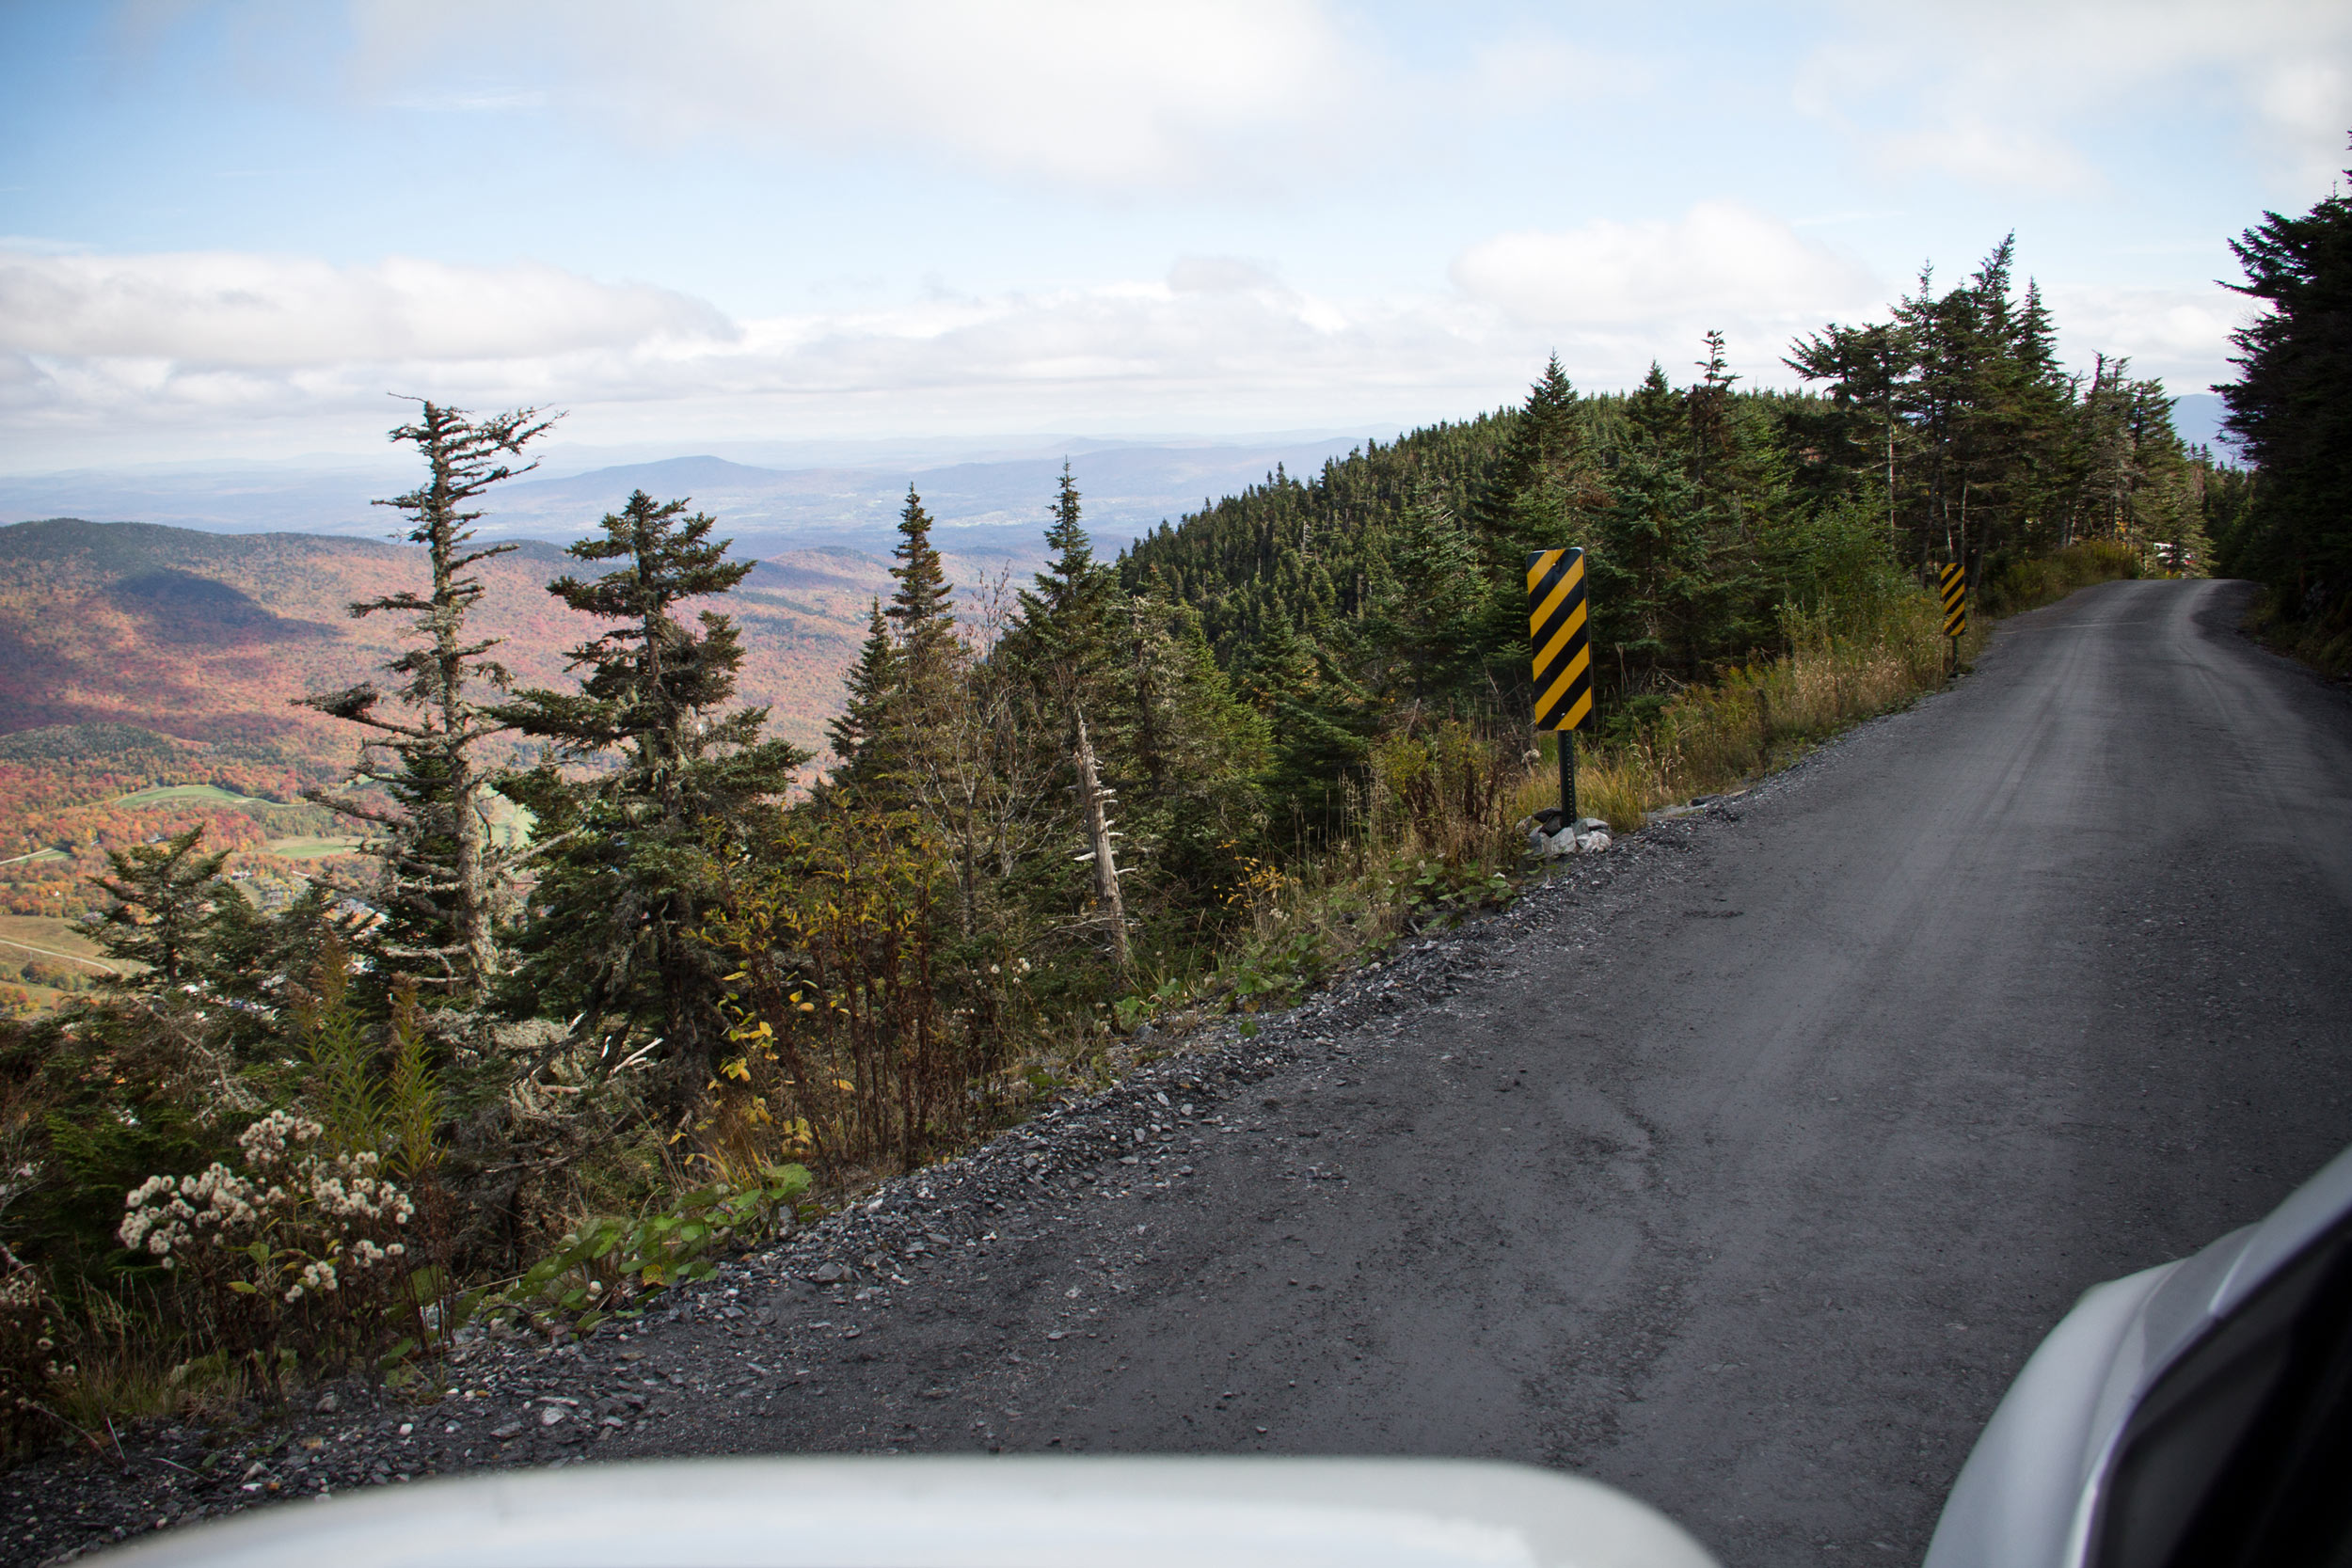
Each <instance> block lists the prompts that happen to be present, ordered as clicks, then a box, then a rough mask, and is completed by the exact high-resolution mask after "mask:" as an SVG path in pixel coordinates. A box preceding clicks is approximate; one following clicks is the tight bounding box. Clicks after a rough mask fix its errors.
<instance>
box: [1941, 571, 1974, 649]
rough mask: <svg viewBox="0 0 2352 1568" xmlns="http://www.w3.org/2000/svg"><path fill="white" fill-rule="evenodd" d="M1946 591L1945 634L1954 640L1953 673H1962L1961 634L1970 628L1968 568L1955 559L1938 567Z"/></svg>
mask: <svg viewBox="0 0 2352 1568" xmlns="http://www.w3.org/2000/svg"><path fill="white" fill-rule="evenodd" d="M1936 578H1937V583H1938V586H1939V587H1941V588H1942V589H1943V592H1944V635H1945V636H1947V637H1948V638H1950V639H1951V640H1952V673H1953V674H1955V675H1957V674H1959V673H1960V636H1961V633H1963V632H1964V631H1966V630H1967V629H1968V568H1966V567H1965V566H1963V565H1962V564H1961V563H1960V562H1957V561H1955V562H1952V563H1951V564H1950V565H1948V566H1939V567H1937V568H1936Z"/></svg>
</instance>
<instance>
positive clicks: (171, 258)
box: [0, 251, 733, 371]
mask: <svg viewBox="0 0 2352 1568" xmlns="http://www.w3.org/2000/svg"><path fill="white" fill-rule="evenodd" d="M732 331H733V327H732V326H731V325H730V324H729V323H728V322H727V320H726V319H725V318H724V317H723V316H722V315H721V314H720V313H719V312H718V311H717V310H715V309H712V308H711V307H709V306H708V305H706V304H704V303H702V302H701V301H699V300H694V299H691V298H689V297H687V296H686V295H684V294H679V293H672V292H671V291H669V290H667V289H658V288H654V287H652V286H650V285H647V284H643V283H625V284H606V283H598V282H596V281H593V280H592V279H589V278H585V277H580V276H578V275H577V274H573V273H567V272H564V271H561V270H559V269H557V268H554V267H548V266H542V265H538V264H536V263H530V262H525V263H521V264H518V265H515V266H509V267H498V268H489V267H464V266H452V265H448V264H446V263H443V262H438V261H416V260H411V259H407V258H402V257H394V258H391V259H389V260H387V261H382V262H379V263H377V264H375V265H373V266H358V267H339V266H334V265H331V264H329V263H327V262H325V261H312V260H308V259H302V258H287V257H277V256H255V255H246V254H240V253H231V252H195V253H187V254H179V255H145V256H102V255H90V254H40V253H37V252H35V253H28V252H24V251H16V252H13V253H9V252H0V350H14V351H16V352H18V353H20V354H25V355H34V356H49V357H56V358H65V359H133V360H166V361H170V362H173V363H175V364H183V365H201V366H206V367H215V368H219V367H235V368H243V369H269V370H279V371H292V370H295V369H298V368H301V367H309V366H321V365H332V364H341V363H347V362H350V361H355V360H357V361H401V360H468V359H511V358H516V357H520V356H543V355H551V354H564V353H569V352H575V351H579V350H583V349H612V348H623V347H628V346H630V345H635V344H640V343H646V342H651V341H660V340H663V339H685V340H704V339H713V338H722V339H723V338H724V337H726V336H728V335H729V334H730V333H731V332H732Z"/></svg>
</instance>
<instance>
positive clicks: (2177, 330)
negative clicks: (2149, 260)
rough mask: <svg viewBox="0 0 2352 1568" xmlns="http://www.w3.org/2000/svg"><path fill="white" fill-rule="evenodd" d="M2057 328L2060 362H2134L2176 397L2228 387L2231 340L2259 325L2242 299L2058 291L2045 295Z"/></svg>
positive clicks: (2211, 294)
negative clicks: (2250, 323) (2245, 327)
mask: <svg viewBox="0 0 2352 1568" xmlns="http://www.w3.org/2000/svg"><path fill="white" fill-rule="evenodd" d="M2043 293H2044V294H2045V296H2046V297H2047V298H2048V300H2049V303H2050V312H2051V316H2052V319H2053V320H2055V321H2056V322H2057V324H2058V349H2059V355H2060V357H2061V358H2062V359H2063V360H2064V361H2065V362H2066V363H2067V364H2068V365H2070V366H2074V367H2075V368H2077V369H2084V370H2087V369H2088V368H2089V367H2090V363H2091V360H2092V356H2094V355H2099V354H2104V355H2106V356H2108V357H2109V358H2111V359H2112V358H2115V357H2117V356H2123V357H2127V358H2129V359H2130V360H2131V362H2132V373H2133V374H2134V375H2136V376H2143V377H2145V376H2160V377H2162V378H2163V379H2164V381H2165V382H2166V384H2167V385H2168V386H2169V388H2171V390H2172V391H2173V392H2174V393H2175V394H2176V395H2177V394H2180V393H2184V392H2196V391H2202V390H2204V388H2205V387H2206V386H2207V385H2208V384H2209V383H2212V382H2215V381H2221V380H2228V379H2230V378H2231V377H2232V376H2233V373H2234V372H2232V371H2231V369H2230V367H2229V363H2228V361H2229V356H2230V353H2231V349H2230V334H2231V333H2232V332H2233V331H2234V330H2236V328H2238V327H2239V326H2241V325H2244V324H2246V323H2247V322H2248V321H2250V320H2251V319H2253V317H2254V315H2255V313H2256V309H2257V307H2256V305H2255V303H2254V301H2252V300H2249V299H2248V298H2246V297H2245V296H2244V295H2242V294H2233V293H2230V292H2228V291H2227V290H2225V289H2222V288H2220V287H2218V286H2216V287H2213V288H2209V289H2118V288H2103V287H2096V286H2090V285H2083V284H2064V283H2059V284H2052V285H2050V286H2049V287H2047V288H2046V289H2044V291H2043Z"/></svg>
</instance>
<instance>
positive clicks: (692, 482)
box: [0, 436, 1361, 560]
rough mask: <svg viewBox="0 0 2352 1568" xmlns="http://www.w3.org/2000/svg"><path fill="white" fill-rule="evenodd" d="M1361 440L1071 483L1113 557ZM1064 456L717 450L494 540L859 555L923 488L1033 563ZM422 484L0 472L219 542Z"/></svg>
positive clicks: (600, 485)
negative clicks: (627, 529) (708, 522)
mask: <svg viewBox="0 0 2352 1568" xmlns="http://www.w3.org/2000/svg"><path fill="white" fill-rule="evenodd" d="M1360 444H1361V442H1360V441H1359V440H1358V439H1357V438H1355V437H1348V436H1327V437H1304V438H1301V437H1285V438H1279V439H1268V440H1263V441H1241V442H1231V443H1220V442H1161V443H1145V444H1135V445H1118V444H1104V443H1083V442H1073V443H1071V450H1070V451H1069V452H1068V454H1067V455H1068V457H1069V461H1070V464H1071V469H1072V472H1073V475H1074V476H1075V477H1076V479H1077V482H1078V488H1079V491H1080V493H1081V494H1082V495H1083V496H1084V497H1085V504H1086V513H1087V523H1088V526H1089V529H1090V530H1091V531H1093V532H1094V533H1095V535H1096V542H1097V544H1098V546H1100V547H1102V548H1103V549H1104V552H1105V553H1109V552H1111V551H1114V550H1116V549H1117V548H1118V547H1119V546H1122V545H1124V544H1126V543H1127V542H1128V541H1129V540H1131V539H1134V538H1136V537H1139V536H1140V535H1142V534H1143V533H1145V532H1147V531H1150V530H1151V529H1153V528H1155V527H1157V526H1158V525H1159V523H1161V522H1162V521H1163V520H1165V521H1168V522H1173V521H1174V520H1175V519H1176V518H1177V517H1179V516H1180V515H1183V514H1184V513H1186V512H1189V511H1194V510H1197V509H1199V508H1200V506H1201V505H1202V504H1203V503H1204V502H1205V501H1207V500H1208V499H1211V498H1214V497H1217V496H1223V495H1229V494H1232V493H1235V492H1238V491H1240V490H1243V489H1246V488H1248V486H1249V485H1251V484H1254V483H1259V482H1261V481H1262V480H1263V479H1264V478H1265V476H1266V475H1267V474H1268V473H1269V472H1271V471H1272V470H1273V469H1274V468H1275V467H1278V466H1279V467H1285V468H1287V469H1288V470H1289V471H1290V472H1292V473H1295V474H1311V473H1314V472H1316V471H1318V470H1320V469H1321V467H1322V466H1323V464H1324V461H1325V460H1326V459H1327V458H1330V457H1336V456H1343V455H1344V454H1345V453H1346V452H1347V451H1350V450H1351V449H1353V448H1354V447H1356V446H1358V445H1360ZM1062 461H1063V459H1062V456H1061V455H1035V456H990V457H985V458H975V459H956V460H952V461H946V462H940V461H920V462H916V461H910V462H908V463H906V464H904V465H899V464H893V463H886V462H875V463H868V462H861V463H837V464H829V465H828V464H812V465H809V466H805V467H762V466H759V465H756V464H752V463H746V462H739V461H736V460H733V459H730V458H726V457H721V456H714V455H710V454H707V453H700V454H684V455H679V456H675V457H663V458H657V459H650V460H647V461H644V462H631V463H621V464H612V465H607V466H603V467H594V468H590V469H587V470H585V471H572V472H561V471H557V472H544V473H539V474H532V475H530V476H527V477H524V478H520V479H516V480H515V481H513V482H511V483H507V484H505V485H502V486H501V487H500V488H499V489H498V490H497V491H495V492H493V493H492V495H491V496H490V497H489V498H487V499H488V501H489V512H488V515H487V516H486V517H485V523H484V526H485V530H487V531H494V532H501V533H507V534H513V535H519V536H529V537H535V538H541V539H548V540H555V541H562V542H569V541H570V540H572V539H576V538H578V537H580V534H581V533H583V532H584V531H587V530H588V529H589V528H591V527H593V526H594V525H595V523H596V519H597V518H598V517H600V516H602V515H604V514H605V513H607V512H610V511H612V510H614V509H615V508H617V507H618V506H619V505H620V504H621V503H622V502H623V501H624V500H626V499H628V493H629V492H630V491H631V490H633V489H639V488H642V489H644V490H645V491H646V492H647V493H648V494H651V495H653V496H655V497H656V498H657V499H663V500H668V499H674V498H678V497H687V498H691V499H692V501H693V503H694V505H695V506H696V507H698V508H700V509H701V510H703V511H706V512H708V513H711V514H713V515H716V516H717V517H718V518H719V521H720V526H721V527H722V529H723V530H725V531H728V532H730V533H734V534H738V535H747V534H756V535H759V536H761V537H763V538H764V539H767V540H769V541H771V543H770V545H769V546H768V547H771V548H800V547H807V546H816V545H825V544H834V545H847V546H854V547H858V548H863V549H866V550H867V551H869V552H872V553H877V554H886V553H888V550H889V547H890V545H891V541H892V530H893V528H894V527H895V525H896V523H897V520H898V511H899V508H900V507H901V506H902V505H903V504H904V502H905V499H906V492H907V486H908V485H909V484H910V483H912V484H914V487H915V488H916V489H917V490H919V491H920V492H921V493H922V496H923V500H924V505H925V507H926V509H928V510H929V511H930V514H931V515H932V517H933V518H934V519H935V520H936V521H937V522H938V524H939V528H940V531H941V542H942V544H943V545H946V546H949V547H950V548H952V549H955V550H958V551H961V552H963V553H966V554H973V555H981V554H992V555H997V556H1002V557H1005V558H1007V559H1015V560H1027V559H1033V558H1034V557H1035V556H1036V554H1037V552H1038V544H1039V540H1040V539H1041V535H1042V534H1043V531H1044V528H1045V523H1046V515H1045V513H1046V508H1047V505H1048V503H1049V502H1050V501H1051V500H1052V499H1053V495H1054V482H1055V480H1056V478H1057V476H1058V475H1059V473H1060V471H1061V464H1062ZM413 482H414V476H413V473H412V472H411V471H410V470H408V469H406V468H404V467H400V466H399V465H398V464H397V463H393V462H389V461H388V462H387V463H385V464H383V465H351V464H336V465H332V466H322V467H314V468H313V467H302V466H300V465H284V464H278V465H260V464H257V465H253V466H251V467H243V468H240V467H234V466H230V465H223V464H219V463H208V464H200V465H199V464H191V465H186V466H183V467H178V468H171V469H164V470H156V469H152V468H144V469H122V470H91V471H86V472H77V473H60V474H43V475H16V476H0V519H8V520H12V521H22V520H28V519H34V518H47V517H61V516H74V517H101V518H108V517H136V518H142V519H145V520H147V521H149V522H151V523H163V524H169V525H172V526H177V527H182V528H190V529H196V530H200V531H208V532H217V531H226V532H237V533H243V532H256V531H272V532H274V531H301V532H306V533H313V534H322V535H328V536H348V537H361V538H371V539H382V538H385V537H386V536H388V535H389V534H391V533H393V532H394V531H396V528H397V525H398V522H399V519H398V517H397V516H395V515H392V514H390V513H389V512H388V511H386V510H385V509H384V508H381V507H376V506H373V505H371V504H370V503H371V501H372V500H373V499H376V498H379V497H386V496H390V495H393V494H395V493H397V492H399V491H400V490H403V489H405V488H406V487H407V486H408V485H409V484H410V483H413Z"/></svg>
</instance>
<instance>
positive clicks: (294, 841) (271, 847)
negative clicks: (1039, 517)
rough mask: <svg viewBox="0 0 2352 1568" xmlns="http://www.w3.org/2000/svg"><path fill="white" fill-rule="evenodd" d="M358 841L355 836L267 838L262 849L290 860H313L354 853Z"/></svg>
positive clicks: (357, 850) (357, 846) (264, 851)
mask: <svg viewBox="0 0 2352 1568" xmlns="http://www.w3.org/2000/svg"><path fill="white" fill-rule="evenodd" d="M359 843H360V841H359V840H358V839H356V838H268V839H263V840H262V853H264V854H270V855H278V856H281V857H283V858H284V859H286V860H290V861H314V860H318V859H320V858H322V857H324V856H326V855H356V854H358V852H359Z"/></svg>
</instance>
